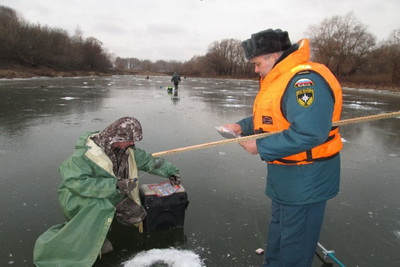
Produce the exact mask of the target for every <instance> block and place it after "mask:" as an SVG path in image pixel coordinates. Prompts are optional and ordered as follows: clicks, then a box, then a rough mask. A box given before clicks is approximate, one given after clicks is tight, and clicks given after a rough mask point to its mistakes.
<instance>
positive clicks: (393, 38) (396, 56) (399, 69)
mask: <svg viewBox="0 0 400 267" xmlns="http://www.w3.org/2000/svg"><path fill="white" fill-rule="evenodd" d="M380 52H381V53H380V54H381V55H382V56H383V58H384V60H385V63H386V65H387V66H388V67H389V69H388V71H389V73H390V74H391V80H392V84H393V85H399V84H400V28H398V29H397V30H394V31H393V32H392V33H391V35H390V36H389V38H388V39H387V40H386V41H384V42H383V44H382V45H381V49H380Z"/></svg>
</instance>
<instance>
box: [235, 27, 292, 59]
mask: <svg viewBox="0 0 400 267" xmlns="http://www.w3.org/2000/svg"><path fill="white" fill-rule="evenodd" d="M291 46H292V44H291V42H290V39H289V34H288V32H287V31H282V30H281V29H276V30H273V29H268V30H264V31H261V32H257V33H253V34H252V35H251V38H250V39H247V40H245V41H243V42H242V47H243V50H244V55H245V57H246V58H247V59H248V60H250V59H252V58H254V57H258V56H261V55H266V54H270V53H275V52H280V51H285V50H287V49H288V48H289V47H291Z"/></svg>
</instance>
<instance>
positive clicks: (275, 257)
mask: <svg viewBox="0 0 400 267" xmlns="http://www.w3.org/2000/svg"><path fill="white" fill-rule="evenodd" d="M242 47H243V49H244V52H245V56H246V58H247V59H248V60H250V62H251V63H252V64H254V69H255V72H256V73H258V74H259V75H260V89H259V92H258V94H257V96H256V98H255V101H254V105H253V115H252V116H250V117H248V118H244V119H242V120H240V121H238V122H237V123H230V124H226V125H225V126H226V127H228V128H230V129H231V130H233V131H234V132H236V133H237V134H241V135H251V134H254V133H260V132H273V131H282V132H280V133H278V134H275V135H271V136H268V137H265V138H260V139H257V140H251V141H246V142H242V143H240V145H241V146H242V147H243V148H244V149H245V150H246V151H247V152H249V153H250V154H253V155H256V154H259V156H260V157H261V159H262V160H263V161H265V162H266V163H267V168H268V174H267V185H266V194H267V196H268V197H270V198H271V199H272V204H271V210H272V216H271V221H270V225H269V230H268V238H267V242H266V253H265V263H264V266H280V267H282V266H290V267H294V266H296V267H298V266H307V267H308V266H311V265H312V261H313V258H314V255H315V251H316V247H317V244H318V238H319V234H320V230H321V226H322V222H323V217H324V212H325V206H326V201H327V200H328V199H330V198H333V197H334V196H336V195H337V193H338V191H339V180H340V156H339V151H340V150H341V148H342V142H341V137H340V135H339V132H338V129H337V127H332V122H334V121H338V120H340V114H341V109H342V90H341V87H340V85H339V83H338V81H337V80H336V78H335V77H334V75H333V74H332V73H331V72H330V71H329V69H328V68H327V67H325V66H324V65H322V64H318V63H314V62H312V61H310V47H309V41H308V40H307V39H302V40H300V41H299V42H298V43H296V44H293V45H292V44H291V42H290V39H289V36H288V33H287V32H286V31H282V30H280V29H277V30H272V29H268V30H265V31H261V32H258V33H255V34H252V35H251V38H250V39H248V40H246V41H244V42H243V43H242Z"/></svg>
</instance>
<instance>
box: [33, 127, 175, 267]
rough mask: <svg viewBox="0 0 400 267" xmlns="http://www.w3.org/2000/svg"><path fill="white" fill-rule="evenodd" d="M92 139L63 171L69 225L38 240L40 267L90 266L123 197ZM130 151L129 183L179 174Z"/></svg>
mask: <svg viewBox="0 0 400 267" xmlns="http://www.w3.org/2000/svg"><path fill="white" fill-rule="evenodd" d="M93 134H96V132H88V133H85V134H83V135H82V136H81V137H80V138H79V140H78V142H77V144H76V146H75V152H74V153H73V155H72V156H71V157H69V158H68V159H67V160H66V161H64V162H63V163H62V164H61V166H60V174H61V176H62V179H63V180H62V182H61V184H60V186H59V189H58V196H59V197H58V198H59V202H60V205H61V208H62V210H63V212H64V214H65V216H66V217H67V219H68V221H67V222H65V223H63V224H58V225H54V226H52V227H51V228H49V229H48V230H47V231H46V232H44V233H43V234H42V235H41V236H40V237H39V238H38V239H37V240H36V243H35V247H34V251H33V261H34V264H35V266H37V267H45V266H52V267H56V266H74V267H75V266H92V265H93V263H94V262H95V261H96V258H97V256H98V255H99V253H100V250H101V247H102V245H103V242H104V240H105V238H106V235H107V233H108V231H109V228H110V225H111V223H112V221H113V219H114V213H115V208H114V206H115V205H116V204H117V203H118V202H120V201H121V200H122V199H123V198H124V195H122V194H120V192H119V190H118V189H117V188H116V182H117V178H116V176H115V175H114V174H113V171H112V163H111V160H110V159H109V158H108V157H107V156H106V154H105V153H104V152H103V150H102V149H101V148H100V147H98V146H97V145H96V144H95V143H94V142H93V141H92V140H91V139H90V138H89V137H90V136H91V135H93ZM130 149H131V151H129V152H130V156H129V160H130V163H129V166H130V168H129V169H130V177H129V178H137V177H131V174H132V175H137V170H140V171H145V172H149V173H151V174H154V175H158V176H162V177H169V176H171V175H173V174H177V173H178V172H179V169H178V167H176V166H174V165H172V164H171V163H169V162H164V164H163V165H162V166H161V167H160V168H157V169H155V168H154V161H153V158H152V156H151V155H150V154H148V153H146V152H145V151H144V150H141V149H138V148H134V149H132V148H130ZM131 163H132V164H131ZM132 166H133V167H132ZM138 188H139V186H137V187H136V188H135V190H138ZM138 201H139V200H138V198H137V200H136V202H138ZM138 204H140V203H138Z"/></svg>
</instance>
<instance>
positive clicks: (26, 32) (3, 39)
mask: <svg viewBox="0 0 400 267" xmlns="http://www.w3.org/2000/svg"><path fill="white" fill-rule="evenodd" d="M0 62H1V65H3V67H5V66H7V65H12V64H20V65H25V66H41V67H48V68H51V69H54V70H58V71H78V70H79V71H100V72H104V71H108V70H109V69H110V68H111V67H112V61H111V56H110V55H109V54H108V53H107V52H106V50H105V49H104V48H103V46H102V43H101V42H100V41H99V40H97V39H96V38H94V37H89V38H83V37H82V35H81V33H80V32H79V30H77V32H76V33H75V35H74V36H69V35H68V33H67V32H66V31H65V30H62V29H57V28H49V27H47V26H42V25H39V24H31V23H29V22H27V21H25V20H23V19H22V18H20V17H19V16H18V15H17V13H16V11H15V10H13V9H10V8H8V7H5V6H0Z"/></svg>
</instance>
